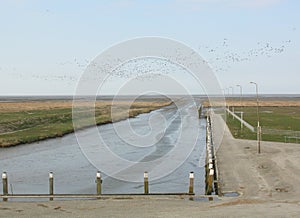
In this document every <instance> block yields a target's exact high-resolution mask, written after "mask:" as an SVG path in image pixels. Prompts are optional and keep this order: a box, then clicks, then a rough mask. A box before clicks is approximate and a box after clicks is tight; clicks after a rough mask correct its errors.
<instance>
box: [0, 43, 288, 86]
mask: <svg viewBox="0 0 300 218" xmlns="http://www.w3.org/2000/svg"><path fill="white" fill-rule="evenodd" d="M291 44H292V41H291V40H284V41H282V42H281V43H280V44H279V45H276V46H275V45H273V44H271V43H270V42H257V43H256V45H255V46H254V48H252V49H249V50H244V51H241V50H240V49H239V50H237V49H233V48H232V47H233V46H231V41H230V40H229V39H227V38H224V39H223V40H222V42H221V43H219V45H218V46H214V47H210V46H207V45H201V46H199V47H198V52H199V53H200V54H204V55H206V56H207V57H206V58H207V61H204V63H209V64H210V66H211V67H212V68H213V70H214V71H215V72H220V71H223V72H226V71H228V70H229V69H230V68H231V67H232V66H233V65H234V64H237V63H242V62H251V61H255V59H259V58H271V57H273V56H274V55H278V54H281V53H283V52H284V51H285V50H286V49H287V48H288V47H289V45H291ZM174 55H175V56H176V60H178V61H179V62H182V61H183V60H185V62H187V60H188V59H189V58H190V57H189V56H187V55H185V56H182V55H181V54H180V50H178V51H176V52H175V54H174ZM189 55H190V56H191V55H193V53H192V54H189ZM109 64H110V63H107V67H104V68H103V65H102V68H101V69H100V68H99V69H97V63H94V62H90V61H89V60H88V59H83V60H79V59H78V58H74V59H73V60H68V61H63V62H59V63H57V64H56V67H57V69H59V68H65V69H60V70H59V72H64V71H65V70H67V71H68V72H72V73H63V74H62V75H57V73H56V74H50V73H48V74H34V73H33V74H29V73H27V74H24V73H20V72H19V70H17V69H16V68H15V67H10V68H9V67H6V68H5V67H0V73H1V72H5V71H8V72H10V73H11V75H14V76H17V77H21V78H28V79H38V80H54V81H67V82H69V83H74V82H75V81H78V79H79V78H80V75H81V73H82V72H83V71H84V69H85V68H86V67H87V66H89V65H94V67H95V71H101V73H102V75H103V72H105V71H106V70H107V69H110V67H111V66H110V65H109ZM189 64H193V63H192V62H190V63H189ZM125 65H126V66H125ZM74 69H75V70H74ZM178 69H179V70H178ZM183 70H184V69H183V68H182V67H181V66H180V65H176V64H174V63H170V62H168V61H166V60H164V61H163V60H159V59H158V58H147V61H146V60H145V59H136V60H131V61H129V62H127V63H126V64H124V65H123V66H119V67H118V68H117V69H115V70H114V71H113V72H111V76H112V77H120V78H132V77H136V78H138V77H139V76H141V75H142V77H141V78H142V79H147V80H149V79H151V78H152V76H151V73H152V74H153V75H154V76H155V77H157V76H159V75H166V74H169V73H170V72H175V71H183ZM67 71H65V72H67ZM99 76H101V75H99V74H97V73H95V78H91V79H97V77H99Z"/></svg>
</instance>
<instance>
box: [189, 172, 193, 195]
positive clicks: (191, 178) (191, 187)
mask: <svg viewBox="0 0 300 218" xmlns="http://www.w3.org/2000/svg"><path fill="white" fill-rule="evenodd" d="M189 177H190V186H189V194H194V172H190V176H189Z"/></svg>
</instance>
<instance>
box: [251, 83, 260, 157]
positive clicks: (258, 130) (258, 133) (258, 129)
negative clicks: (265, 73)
mask: <svg viewBox="0 0 300 218" xmlns="http://www.w3.org/2000/svg"><path fill="white" fill-rule="evenodd" d="M250 83H251V84H254V85H255V87H256V113H257V149H258V153H259V154H260V141H261V127H260V125H259V111H258V107H259V102H258V84H257V83H255V82H250Z"/></svg>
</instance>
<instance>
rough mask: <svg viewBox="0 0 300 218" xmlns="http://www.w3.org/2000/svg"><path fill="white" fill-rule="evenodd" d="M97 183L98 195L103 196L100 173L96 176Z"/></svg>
mask: <svg viewBox="0 0 300 218" xmlns="http://www.w3.org/2000/svg"><path fill="white" fill-rule="evenodd" d="M96 183H97V195H101V183H102V180H101V173H100V171H98V172H97V174H96Z"/></svg>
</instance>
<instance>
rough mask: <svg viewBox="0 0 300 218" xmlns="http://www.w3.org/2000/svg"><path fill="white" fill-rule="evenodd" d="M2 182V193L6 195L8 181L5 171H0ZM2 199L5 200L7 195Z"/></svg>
mask: <svg viewBox="0 0 300 218" xmlns="http://www.w3.org/2000/svg"><path fill="white" fill-rule="evenodd" d="M2 183H3V195H4V196H7V195H8V182H7V173H6V172H3V173H2ZM3 201H7V197H3Z"/></svg>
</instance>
